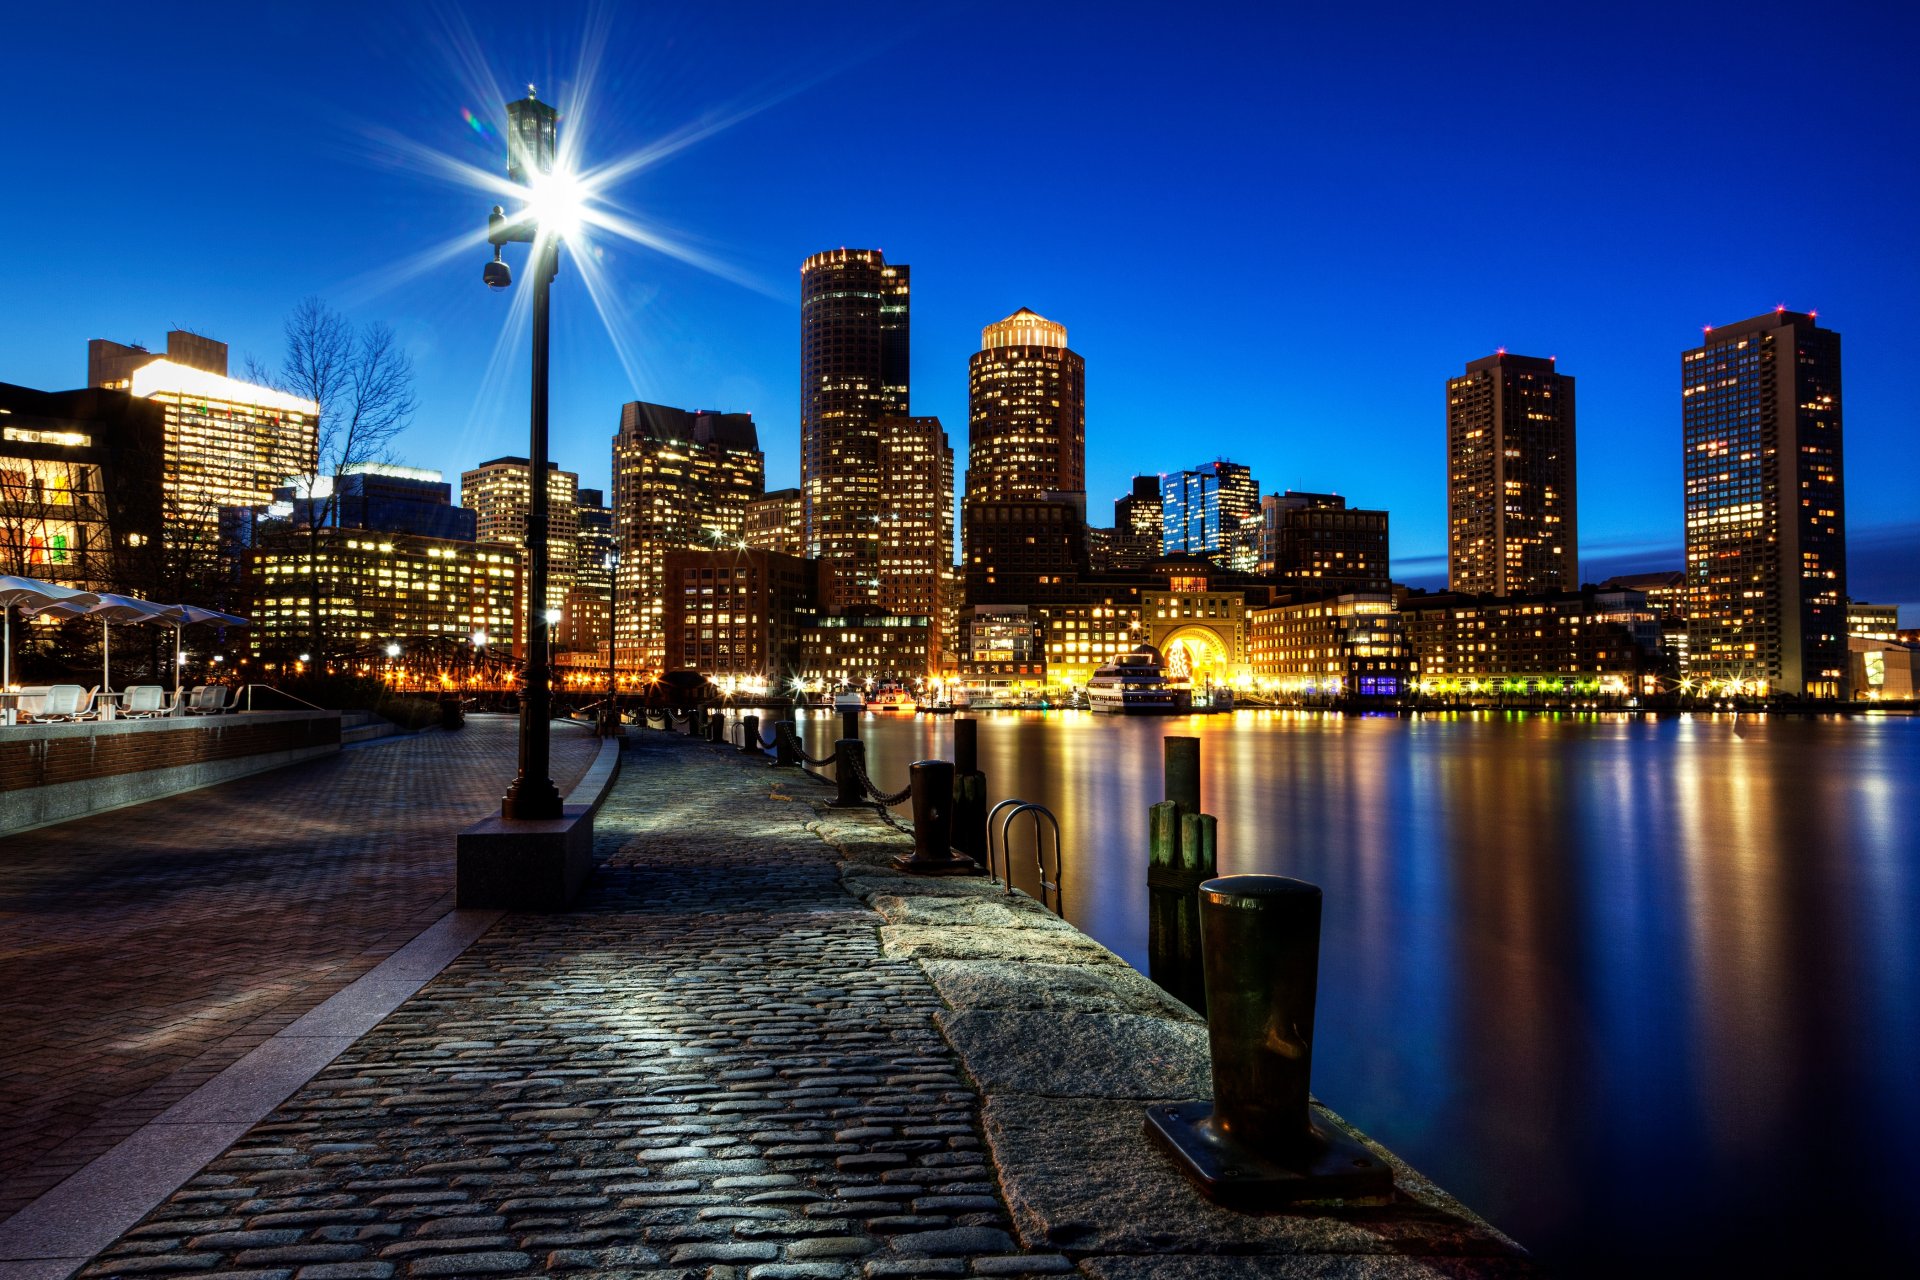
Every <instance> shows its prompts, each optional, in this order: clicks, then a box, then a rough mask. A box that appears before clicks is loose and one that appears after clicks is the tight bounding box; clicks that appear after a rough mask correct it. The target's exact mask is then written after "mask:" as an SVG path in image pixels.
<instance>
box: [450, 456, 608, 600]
mask: <svg viewBox="0 0 1920 1280" xmlns="http://www.w3.org/2000/svg"><path fill="white" fill-rule="evenodd" d="M532 477H533V470H532V464H530V463H529V462H528V461H527V460H526V459H525V458H495V459H493V460H492V461H490V462H483V463H481V464H480V465H479V466H478V467H475V468H474V469H473V470H471V471H463V472H461V473H460V504H461V505H462V506H465V507H471V508H472V509H473V511H474V513H475V515H476V516H477V517H478V518H479V533H480V541H482V542H497V543H503V544H505V545H507V546H513V547H519V548H521V549H522V551H523V553H524V551H525V548H526V545H527V513H528V512H529V511H531V510H532V509H533V478H532ZM579 489H580V477H579V476H578V475H576V474H574V473H573V472H571V471H562V470H560V467H559V464H558V463H553V462H549V463H548V464H547V608H549V609H559V610H561V612H562V616H563V617H564V616H565V610H566V604H567V594H568V593H569V592H571V591H572V590H573V584H574V554H575V552H576V550H577V543H578V539H579V535H580V517H579V515H578V513H577V512H576V511H575V509H574V505H573V500H574V495H575V494H576V493H578V492H579Z"/></svg>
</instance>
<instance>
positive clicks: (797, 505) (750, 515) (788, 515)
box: [741, 489, 807, 556]
mask: <svg viewBox="0 0 1920 1280" xmlns="http://www.w3.org/2000/svg"><path fill="white" fill-rule="evenodd" d="M741 537H743V538H745V539H746V542H747V545H748V546H749V547H752V548H753V549H754V550H756V551H778V552H779V553H780V554H781V555H786V556H801V555H805V554H806V550H807V522H806V516H805V503H803V502H802V501H801V498H800V491H799V490H798V489H769V490H767V493H766V496H765V497H761V498H756V499H754V500H753V501H752V502H749V503H748V504H747V518H746V526H745V529H744V530H743V532H742V533H741Z"/></svg>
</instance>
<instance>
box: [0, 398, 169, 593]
mask: <svg viewBox="0 0 1920 1280" xmlns="http://www.w3.org/2000/svg"><path fill="white" fill-rule="evenodd" d="M162 425H163V423H162V411H161V408H160V406H159V405H157V404H155V403H154V402H152V401H150V400H141V399H136V398H134V397H132V396H130V395H128V394H126V393H125V392H122V391H103V390H96V389H91V388H90V389H87V390H84V391H58V392H47V391H34V390H31V389H29V388H27V387H16V386H13V385H11V384H8V383H3V382H0V574H12V575H19V576H22V577H28V578H38V579H41V580H42V581H45V582H54V583H58V584H60V585H62V586H69V587H79V588H81V589H83V590H90V591H120V592H134V593H141V592H145V591H149V590H154V589H155V585H154V584H153V583H152V570H153V561H154V560H155V558H156V557H157V556H158V554H159V552H160V535H161V516H160V490H161V485H160V475H161V471H160V467H161V431H162Z"/></svg>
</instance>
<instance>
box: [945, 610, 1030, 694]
mask: <svg viewBox="0 0 1920 1280" xmlns="http://www.w3.org/2000/svg"><path fill="white" fill-rule="evenodd" d="M966 616H967V632H968V634H967V652H966V656H965V657H964V658H963V659H962V660H961V662H960V676H961V678H962V679H963V680H965V681H966V682H967V683H969V684H974V685H982V686H986V685H992V684H995V683H1003V684H1010V685H1011V684H1034V685H1039V684H1043V683H1044V682H1045V681H1046V675H1047V666H1046V659H1045V657H1044V656H1043V655H1044V653H1045V650H1044V648H1043V645H1042V640H1041V631H1042V628H1043V626H1044V623H1043V622H1042V621H1041V620H1040V619H1039V618H1037V617H1036V616H1035V614H1034V611H1033V610H1032V609H1029V608H1028V607H1027V606H1026V605H1024V604H980V605H973V606H972V607H970V608H969V609H968V610H967V614H966Z"/></svg>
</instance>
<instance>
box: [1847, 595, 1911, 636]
mask: <svg viewBox="0 0 1920 1280" xmlns="http://www.w3.org/2000/svg"><path fill="white" fill-rule="evenodd" d="M1847 634H1848V635H1850V636H1859V637H1860V638H1861V639H1863V640H1898V639H1899V638H1900V606H1899V605H1897V604H1868V603H1867V602H1866V601H1865V600H1849V601H1847Z"/></svg>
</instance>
